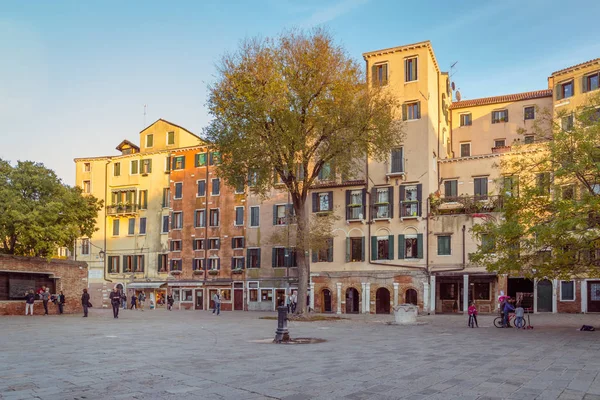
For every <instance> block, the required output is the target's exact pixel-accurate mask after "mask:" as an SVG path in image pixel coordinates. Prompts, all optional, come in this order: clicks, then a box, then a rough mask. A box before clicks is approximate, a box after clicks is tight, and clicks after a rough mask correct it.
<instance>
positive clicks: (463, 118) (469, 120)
mask: <svg viewBox="0 0 600 400" xmlns="http://www.w3.org/2000/svg"><path fill="white" fill-rule="evenodd" d="M471 125H473V116H472V115H471V113H468V114H460V126H471Z"/></svg>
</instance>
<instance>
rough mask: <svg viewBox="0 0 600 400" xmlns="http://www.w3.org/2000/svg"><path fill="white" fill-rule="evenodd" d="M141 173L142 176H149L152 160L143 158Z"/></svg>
mask: <svg viewBox="0 0 600 400" xmlns="http://www.w3.org/2000/svg"><path fill="white" fill-rule="evenodd" d="M141 163H142V164H141V170H142V171H141V172H142V175H143V174H149V173H151V172H152V160H151V159H149V158H145V159H143V160H141Z"/></svg>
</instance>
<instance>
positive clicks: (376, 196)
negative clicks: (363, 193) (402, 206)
mask: <svg viewBox="0 0 600 400" xmlns="http://www.w3.org/2000/svg"><path fill="white" fill-rule="evenodd" d="M372 198H373V203H374V204H373V208H374V210H373V211H374V218H375V219H388V218H393V216H394V208H393V204H394V188H393V187H391V186H390V187H383V188H374V189H373V192H372Z"/></svg>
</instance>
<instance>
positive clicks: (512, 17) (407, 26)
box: [0, 0, 600, 184]
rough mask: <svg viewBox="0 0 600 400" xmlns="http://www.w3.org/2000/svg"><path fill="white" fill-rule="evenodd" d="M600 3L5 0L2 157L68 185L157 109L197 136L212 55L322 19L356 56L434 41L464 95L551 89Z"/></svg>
mask: <svg viewBox="0 0 600 400" xmlns="http://www.w3.org/2000/svg"><path fill="white" fill-rule="evenodd" d="M599 13H600V3H599V2H598V1H597V0H596V1H594V0H587V1H583V0H581V1H579V0H571V1H569V2H564V1H558V0H528V1H523V0H520V1H517V0H501V1H500V0H498V1H486V0H479V1H470V0H462V1H433V0H421V1H412V2H408V1H398V0H391V1H385V0H377V1H376V0H332V1H327V0H302V1H293V0H263V1H251V0H247V1H243V0H237V1H226V0H222V1H216V0H198V1H183V0H180V1H176V2H165V1H148V0H147V1H108V0H107V1H97V2H87V1H61V0H55V1H51V2H50V1H33V0H32V1H13V0H3V1H2V2H1V4H0V54H1V55H2V57H1V61H0V117H1V121H2V122H1V124H2V128H1V129H0V132H1V133H0V138H1V141H0V158H3V159H8V160H11V161H13V162H14V161H16V160H36V161H41V162H43V163H44V164H45V165H46V166H48V167H50V168H52V169H54V170H55V171H56V172H57V173H58V175H59V176H60V177H61V178H63V180H64V181H65V182H67V183H69V184H73V183H74V176H75V168H74V164H73V158H75V157H85V156H99V155H107V154H116V150H115V147H116V145H117V144H118V143H119V142H120V141H121V140H122V139H125V138H126V139H129V140H132V141H134V142H136V143H137V142H138V135H137V134H138V132H139V131H140V130H141V129H142V128H143V126H144V115H143V114H144V112H143V110H144V104H147V115H146V117H145V121H146V122H147V123H148V124H149V123H151V122H153V121H154V120H156V119H158V118H165V119H167V120H170V121H172V122H175V123H177V124H179V125H182V126H184V127H186V128H188V129H189V130H191V131H192V132H195V133H200V132H201V131H202V128H203V127H204V126H205V125H206V124H207V122H208V120H209V117H208V115H207V113H206V110H205V102H206V86H207V84H209V83H210V82H212V81H213V79H214V73H215V63H216V62H217V61H218V59H219V57H220V55H221V54H223V52H226V51H229V50H234V49H235V48H236V47H237V45H238V44H239V42H240V40H242V39H244V38H246V37H253V36H272V35H276V34H278V33H280V32H281V31H282V30H283V29H286V28H292V27H300V28H309V27H312V26H316V25H324V26H327V27H328V28H329V30H330V31H331V32H332V33H333V34H334V36H335V37H336V39H337V40H338V41H339V42H340V43H341V44H342V45H344V47H346V49H347V50H348V52H349V54H350V55H351V56H352V57H355V58H356V59H359V60H360V59H361V54H362V53H363V52H366V51H371V50H377V49H382V48H387V47H393V46H399V45H403V44H408V43H414V42H418V41H422V40H428V39H429V40H431V42H432V44H433V47H434V51H435V53H436V56H437V58H438V63H439V65H440V67H441V68H442V70H448V69H449V67H450V65H451V64H452V63H454V62H455V61H458V64H457V65H456V68H455V75H454V76H453V80H454V81H455V82H456V85H457V87H458V88H460V91H461V93H462V95H463V99H472V98H477V97H484V96H493V95H499V94H507V93H514V92H521V91H528V90H536V89H544V88H546V87H547V80H546V78H547V77H548V75H550V74H551V73H552V72H553V71H555V70H558V69H561V68H563V67H566V66H569V65H572V64H576V63H579V62H583V61H587V60H590V59H593V58H597V57H600V41H599V40H598V38H600V24H598V22H597V16H598V14H599Z"/></svg>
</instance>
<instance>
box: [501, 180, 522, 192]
mask: <svg viewBox="0 0 600 400" xmlns="http://www.w3.org/2000/svg"><path fill="white" fill-rule="evenodd" d="M502 188H503V190H504V195H505V196H507V197H511V196H516V195H518V191H519V185H518V177H517V176H505V177H504V179H503V180H502Z"/></svg>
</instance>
